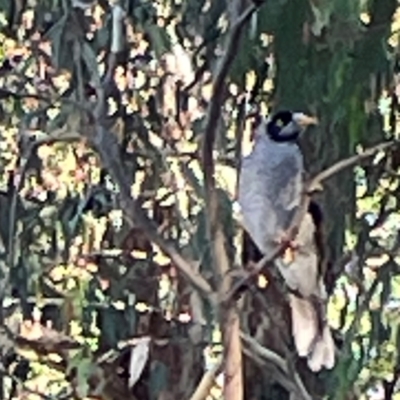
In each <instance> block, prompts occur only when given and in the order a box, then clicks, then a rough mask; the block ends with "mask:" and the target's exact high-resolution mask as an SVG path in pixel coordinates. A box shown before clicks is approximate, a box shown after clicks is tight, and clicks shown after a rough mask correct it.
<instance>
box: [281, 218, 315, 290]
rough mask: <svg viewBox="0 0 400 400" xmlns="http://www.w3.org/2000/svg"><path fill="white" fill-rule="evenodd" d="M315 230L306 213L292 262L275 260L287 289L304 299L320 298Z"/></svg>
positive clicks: (311, 220)
mask: <svg viewBox="0 0 400 400" xmlns="http://www.w3.org/2000/svg"><path fill="white" fill-rule="evenodd" d="M315 230H316V227H315V225H314V222H313V219H312V217H311V215H310V213H306V214H305V215H304V217H303V220H302V221H301V223H300V226H299V232H298V234H297V237H296V239H295V243H296V246H297V249H296V250H295V251H294V257H293V260H292V261H290V262H288V263H286V262H284V261H283V260H282V259H278V260H277V265H278V268H279V271H280V272H281V274H282V276H283V278H284V279H285V282H286V284H287V285H288V286H289V288H290V289H292V290H296V291H298V292H299V293H300V294H301V295H302V296H304V297H306V298H308V297H310V296H312V295H314V296H317V297H321V295H320V293H319V292H320V284H319V283H320V282H319V281H320V279H319V255H318V251H317V246H316V243H315Z"/></svg>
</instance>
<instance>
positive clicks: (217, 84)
mask: <svg viewBox="0 0 400 400" xmlns="http://www.w3.org/2000/svg"><path fill="white" fill-rule="evenodd" d="M241 4H242V3H241V0H236V4H234V5H238V6H240V5H241ZM240 8H241V7H238V9H240ZM257 8H258V7H257V6H256V5H254V4H252V5H251V6H250V7H248V8H247V9H246V10H245V11H244V12H243V14H241V15H240V16H239V17H238V18H237V20H236V21H234V22H233V25H232V26H231V28H230V31H229V33H228V37H227V43H226V46H225V48H226V50H225V53H224V55H223V57H222V58H221V61H220V62H219V64H218V66H217V69H216V73H215V75H214V79H213V86H212V95H211V99H210V104H209V107H208V110H207V114H206V122H205V129H204V140H203V147H202V168H203V173H204V186H205V200H206V215H207V236H208V241H209V243H210V244H212V247H211V249H212V250H211V252H212V253H211V254H212V257H211V259H212V264H213V266H214V267H215V271H217V274H218V275H217V277H216V278H217V279H216V281H217V282H218V293H221V294H224V293H226V292H227V290H228V289H229V287H230V286H231V283H230V277H229V275H228V271H229V269H230V260H229V257H228V254H227V251H226V248H225V242H226V238H225V235H224V230H223V227H222V223H221V221H220V220H219V218H218V209H219V204H218V203H219V201H218V197H217V192H216V187H215V177H214V172H215V165H214V159H213V148H214V142H215V137H216V127H217V126H218V123H219V120H220V117H221V109H222V105H223V100H224V96H225V86H226V82H225V81H226V77H227V75H228V72H229V70H230V68H231V66H232V63H233V61H234V59H235V56H236V55H237V53H238V48H239V42H240V38H241V34H242V30H243V27H244V25H245V24H246V22H247V21H248V20H249V19H250V17H251V15H252V14H253V13H254V12H255V11H256V10H257ZM219 313H220V326H221V331H222V338H223V347H224V354H225V360H226V362H225V366H224V374H225V378H226V379H225V384H224V397H225V398H229V399H231V400H235V399H237V400H240V399H242V398H243V376H242V348H241V341H240V337H239V329H240V324H239V315H238V311H237V309H236V307H234V305H232V304H222V307H221V308H220V310H219Z"/></svg>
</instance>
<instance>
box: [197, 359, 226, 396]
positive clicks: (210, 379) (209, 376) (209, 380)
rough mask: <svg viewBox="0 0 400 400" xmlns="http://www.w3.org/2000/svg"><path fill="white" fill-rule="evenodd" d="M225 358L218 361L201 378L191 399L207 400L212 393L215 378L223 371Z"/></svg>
mask: <svg viewBox="0 0 400 400" xmlns="http://www.w3.org/2000/svg"><path fill="white" fill-rule="evenodd" d="M222 367H223V360H220V361H218V362H217V363H216V364H215V365H214V366H213V367H212V368H211V369H210V370H208V371H206V373H205V374H204V375H203V377H202V378H201V381H200V383H199V384H198V386H197V388H196V390H195V392H194V393H193V394H192V396H191V397H190V400H205V399H206V398H207V396H208V394H209V393H210V390H211V388H212V386H213V384H214V381H215V378H216V377H217V376H218V375H219V374H220V373H221V371H222Z"/></svg>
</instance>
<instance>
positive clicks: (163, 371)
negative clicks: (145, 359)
mask: <svg viewBox="0 0 400 400" xmlns="http://www.w3.org/2000/svg"><path fill="white" fill-rule="evenodd" d="M168 380H169V369H168V367H167V366H166V365H165V364H164V363H161V362H159V361H153V362H152V365H151V372H150V383H149V389H150V396H151V399H152V400H157V399H158V396H159V394H160V392H161V391H162V390H164V389H166V388H167V385H168Z"/></svg>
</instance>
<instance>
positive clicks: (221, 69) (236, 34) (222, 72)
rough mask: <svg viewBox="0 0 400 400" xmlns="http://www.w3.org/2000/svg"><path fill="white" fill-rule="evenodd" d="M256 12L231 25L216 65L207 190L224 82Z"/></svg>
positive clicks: (211, 181) (206, 138)
mask: <svg viewBox="0 0 400 400" xmlns="http://www.w3.org/2000/svg"><path fill="white" fill-rule="evenodd" d="M256 10H257V6H256V5H254V4H253V5H251V6H250V7H249V8H248V9H247V10H246V11H244V13H243V14H242V15H241V16H240V17H239V18H238V19H237V21H236V22H235V23H234V24H233V26H232V28H231V30H230V33H229V36H228V40H227V44H226V50H225V53H224V56H223V57H222V59H221V61H220V63H219V64H218V67H217V71H216V73H215V78H214V82H213V90H212V96H211V99H210V103H209V106H208V110H207V115H206V122H205V128H204V141H203V154H202V160H203V171H204V179H205V184H206V188H208V189H210V187H213V186H214V176H213V175H214V160H213V156H212V151H213V148H214V142H215V133H216V132H215V129H216V126H217V125H218V122H219V119H220V116H221V108H222V103H223V98H224V87H225V80H226V77H227V75H228V72H229V69H230V68H231V66H232V63H233V61H234V59H235V56H236V54H237V51H238V47H239V41H240V37H241V33H242V29H243V27H244V25H245V24H246V22H247V21H248V20H249V19H250V17H251V15H252V14H253V13H254V12H255V11H256Z"/></svg>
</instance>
